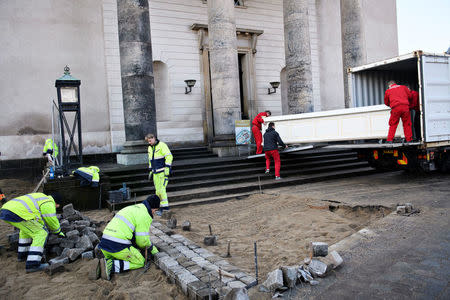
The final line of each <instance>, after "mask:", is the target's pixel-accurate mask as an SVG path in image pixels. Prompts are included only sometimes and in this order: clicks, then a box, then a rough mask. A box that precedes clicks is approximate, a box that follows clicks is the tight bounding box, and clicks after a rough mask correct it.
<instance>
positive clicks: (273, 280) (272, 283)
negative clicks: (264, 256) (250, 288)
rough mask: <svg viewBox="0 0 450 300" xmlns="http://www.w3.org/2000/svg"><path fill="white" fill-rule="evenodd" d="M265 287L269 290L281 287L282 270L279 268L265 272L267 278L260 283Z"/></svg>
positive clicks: (272, 290)
mask: <svg viewBox="0 0 450 300" xmlns="http://www.w3.org/2000/svg"><path fill="white" fill-rule="evenodd" d="M262 286H264V287H265V288H266V289H268V290H269V291H271V292H274V291H275V290H277V289H279V288H281V287H282V286H283V272H281V270H280V269H276V270H274V271H272V272H270V273H269V274H267V279H266V281H264V282H263V283H262Z"/></svg>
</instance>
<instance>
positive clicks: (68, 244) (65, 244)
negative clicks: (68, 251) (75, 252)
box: [59, 239, 75, 248]
mask: <svg viewBox="0 0 450 300" xmlns="http://www.w3.org/2000/svg"><path fill="white" fill-rule="evenodd" d="M59 246H60V247H61V248H73V247H74V246H75V243H74V242H73V241H71V240H68V239H64V240H63V241H62V242H61V243H60V244H59Z"/></svg>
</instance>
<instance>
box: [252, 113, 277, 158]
mask: <svg viewBox="0 0 450 300" xmlns="http://www.w3.org/2000/svg"><path fill="white" fill-rule="evenodd" d="M271 115H272V113H271V112H270V110H266V111H265V112H262V113H259V114H257V115H256V117H255V118H254V119H253V121H252V132H253V136H254V137H255V143H256V154H261V153H262V151H263V147H262V146H261V144H262V133H261V127H262V126H261V124H263V123H264V119H263V118H262V117H270V116H271Z"/></svg>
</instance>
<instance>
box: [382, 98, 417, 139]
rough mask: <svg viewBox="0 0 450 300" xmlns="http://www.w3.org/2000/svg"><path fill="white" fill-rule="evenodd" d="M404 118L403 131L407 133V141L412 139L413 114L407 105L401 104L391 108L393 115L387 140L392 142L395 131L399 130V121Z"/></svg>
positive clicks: (390, 119)
mask: <svg viewBox="0 0 450 300" xmlns="http://www.w3.org/2000/svg"><path fill="white" fill-rule="evenodd" d="M400 118H402V123H403V132H404V133H405V139H406V141H408V142H409V141H411V140H412V131H411V115H410V113H409V107H408V106H407V105H400V106H397V107H394V108H393V109H392V110H391V117H390V118H389V133H388V137H387V141H388V142H391V141H392V140H393V139H394V136H395V131H396V130H397V126H398V122H399V120H400Z"/></svg>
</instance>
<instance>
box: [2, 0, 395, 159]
mask: <svg viewBox="0 0 450 300" xmlns="http://www.w3.org/2000/svg"><path fill="white" fill-rule="evenodd" d="M120 1H125V2H126V1H127V0H119V2H120ZM210 1H211V2H210V3H208V2H207V1H205V0H149V2H148V12H149V19H150V20H149V24H150V31H151V32H150V33H151V34H150V33H149V34H150V36H151V42H150V43H151V51H150V52H151V58H150V57H149V59H151V61H152V62H153V63H152V67H153V68H152V72H153V73H152V74H150V76H151V75H153V82H154V86H153V87H152V89H153V93H154V100H153V101H154V107H155V108H156V112H155V114H154V115H155V116H156V120H155V122H156V128H157V134H158V136H159V138H160V139H161V140H164V141H166V142H168V143H170V144H173V145H180V146H182V145H194V144H198V145H200V144H202V145H212V144H214V143H215V141H217V140H220V137H221V136H228V135H230V134H232V126H233V124H234V123H233V122H234V120H235V119H252V118H253V117H254V116H255V115H256V114H257V113H258V112H260V111H263V110H271V111H272V113H273V114H274V115H280V114H288V113H298V112H307V111H320V110H330V109H337V108H343V107H345V106H346V103H347V105H348V102H346V92H345V89H346V74H345V70H346V68H347V67H348V66H354V65H358V64H363V63H368V62H371V61H376V60H379V59H383V58H387V57H393V56H396V55H398V50H397V48H398V47H397V20H396V6H395V0H379V1H370V0H331V1H330V0H244V1H242V0H241V1H232V0H230V2H235V3H236V5H233V3H232V4H228V3H227V2H226V1H219V0H210ZM117 2H118V1H117V0H77V1H69V0H43V1H33V2H29V1H25V0H16V1H2V2H1V3H0V29H1V32H2V34H1V35H0V45H1V46H0V57H1V59H0V70H1V71H0V106H1V109H0V110H1V112H2V118H0V152H1V153H0V160H7V159H17V158H31V157H38V156H40V155H41V151H42V146H43V144H44V140H45V138H48V137H49V136H50V133H51V127H52V122H51V118H52V114H51V107H52V100H55V98H56V90H55V87H54V81H55V79H57V78H59V77H60V76H61V75H62V73H63V68H64V66H65V65H69V66H70V68H71V73H72V76H74V77H76V78H77V79H80V80H81V87H80V89H81V112H82V113H81V120H82V131H83V153H107V152H117V151H120V150H121V149H122V148H123V145H124V143H125V142H126V134H125V128H126V124H125V123H126V122H125V118H124V94H123V88H122V83H123V80H122V78H123V77H122V76H123V74H121V71H123V68H121V51H120V47H119V44H120V43H119V26H118V4H117ZM132 2H136V3H138V2H139V1H132ZM234 32H235V33H236V34H234ZM147 56H148V55H147ZM123 58H124V57H123V56H122V60H123ZM122 63H123V61H122ZM186 79H195V80H196V84H195V86H194V87H193V88H192V92H191V93H188V94H186V93H185V87H186V84H185V82H184V81H185V80H186ZM272 81H280V82H281V85H280V88H279V89H278V90H277V92H276V93H273V94H268V90H267V89H268V88H269V87H270V84H269V83H270V82H272ZM150 85H151V84H150ZM305 99H306V100H305ZM305 103H307V105H305ZM151 107H152V105H150V109H151Z"/></svg>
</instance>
